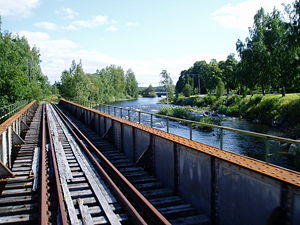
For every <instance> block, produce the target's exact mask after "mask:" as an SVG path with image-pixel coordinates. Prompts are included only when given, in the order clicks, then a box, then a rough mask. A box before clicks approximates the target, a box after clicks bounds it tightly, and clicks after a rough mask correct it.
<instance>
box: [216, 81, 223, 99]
mask: <svg viewBox="0 0 300 225" xmlns="http://www.w3.org/2000/svg"><path fill="white" fill-rule="evenodd" d="M224 90H225V85H224V83H223V81H222V80H221V79H220V78H219V80H218V84H217V87H216V96H217V98H220V97H221V96H223V94H224Z"/></svg>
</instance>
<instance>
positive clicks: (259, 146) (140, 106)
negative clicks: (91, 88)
mask: <svg viewBox="0 0 300 225" xmlns="http://www.w3.org/2000/svg"><path fill="white" fill-rule="evenodd" d="M160 99H161V98H159V97H156V98H138V99H136V100H130V101H122V102H117V103H114V104H113V105H115V106H119V107H126V108H130V109H137V110H140V111H144V112H150V113H156V112H157V111H158V110H159V109H160V107H162V106H165V105H164V104H157V102H158V101H159V100H160ZM117 115H119V116H120V112H119V114H118V112H117ZM137 115H138V114H137V113H132V114H131V115H130V117H131V120H137ZM124 117H126V118H128V114H127V113H126V112H123V118H124ZM219 118H220V117H219ZM221 118H222V119H221V120H220V125H221V126H225V127H231V128H236V129H241V130H248V131H253V132H258V133H263V134H270V135H276V136H283V133H281V132H280V131H279V130H278V129H276V128H274V127H270V126H266V125H262V124H256V123H252V122H250V121H247V120H243V119H239V118H236V117H227V116H224V115H223V116H222V117H221ZM141 123H142V124H145V125H149V126H150V116H149V115H143V114H142V115H141ZM153 127H154V128H157V129H160V130H164V131H166V121H165V120H164V119H161V118H157V117H153ZM169 127H170V128H169V132H170V133H172V134H176V135H179V136H182V137H186V138H189V137H190V130H189V127H187V126H185V125H183V124H180V123H178V122H175V121H170V122H169ZM223 135H224V136H223V137H224V139H223V140H224V141H223V149H224V150H227V151H230V152H234V153H237V154H242V155H245V156H249V157H252V158H256V159H258V160H262V161H268V162H269V163H272V164H275V165H278V166H281V167H285V168H289V169H293V170H299V167H298V169H296V166H295V162H294V159H293V158H292V156H291V155H289V154H287V152H288V147H289V145H283V144H282V143H279V142H277V141H268V145H269V154H266V146H267V140H265V139H262V138H257V137H253V136H248V135H243V134H239V133H235V132H231V131H227V130H226V131H224V133H223ZM192 139H193V140H194V141H198V142H201V143H204V144H208V145H211V146H214V147H219V146H220V131H219V129H214V130H213V131H211V132H204V131H200V130H197V129H194V130H193V134H192Z"/></svg>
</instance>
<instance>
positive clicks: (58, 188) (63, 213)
mask: <svg viewBox="0 0 300 225" xmlns="http://www.w3.org/2000/svg"><path fill="white" fill-rule="evenodd" d="M45 117H46V118H47V120H46V121H47V133H48V136H49V142H50V152H51V157H49V158H51V162H52V166H53V171H54V177H55V185H56V191H57V197H58V209H59V213H58V214H59V215H60V220H61V221H60V224H62V225H67V224H68V218H67V217H68V216H67V213H66V209H65V203H64V197H63V193H62V189H61V182H60V179H59V172H58V165H57V159H56V155H55V152H54V151H55V150H54V143H53V140H52V138H51V132H50V125H49V122H48V119H49V118H48V117H47V113H46V115H45Z"/></svg>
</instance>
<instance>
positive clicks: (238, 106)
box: [174, 94, 300, 137]
mask: <svg viewBox="0 0 300 225" xmlns="http://www.w3.org/2000/svg"><path fill="white" fill-rule="evenodd" d="M174 102H175V103H176V104H179V105H189V106H193V107H194V106H197V107H200V108H202V109H203V108H209V109H210V110H217V111H218V112H219V113H222V114H226V115H230V116H239V117H243V118H247V119H252V120H254V119H258V120H259V121H261V122H262V123H265V124H269V125H271V124H272V123H274V122H275V123H277V124H279V126H280V127H281V128H284V129H285V130H289V131H290V132H291V135H292V136H294V137H299V136H300V129H299V127H300V94H287V95H286V96H284V97H282V96H281V94H268V95H265V96H263V95H261V94H255V95H253V96H251V95H247V96H245V97H242V96H240V95H229V96H222V97H221V98H219V99H217V98H216V97H215V96H209V95H206V96H204V97H199V96H193V97H188V98H187V97H182V96H181V97H180V98H179V99H176V100H175V101H174Z"/></svg>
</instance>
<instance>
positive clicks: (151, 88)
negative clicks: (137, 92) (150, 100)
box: [142, 84, 156, 97]
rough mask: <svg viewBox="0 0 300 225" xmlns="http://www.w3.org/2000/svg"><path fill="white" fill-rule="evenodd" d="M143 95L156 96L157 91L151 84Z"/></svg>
mask: <svg viewBox="0 0 300 225" xmlns="http://www.w3.org/2000/svg"><path fill="white" fill-rule="evenodd" d="M142 95H143V97H156V93H155V91H154V88H153V87H152V85H151V84H150V85H149V87H147V88H146V89H144V90H143V91H142Z"/></svg>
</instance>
